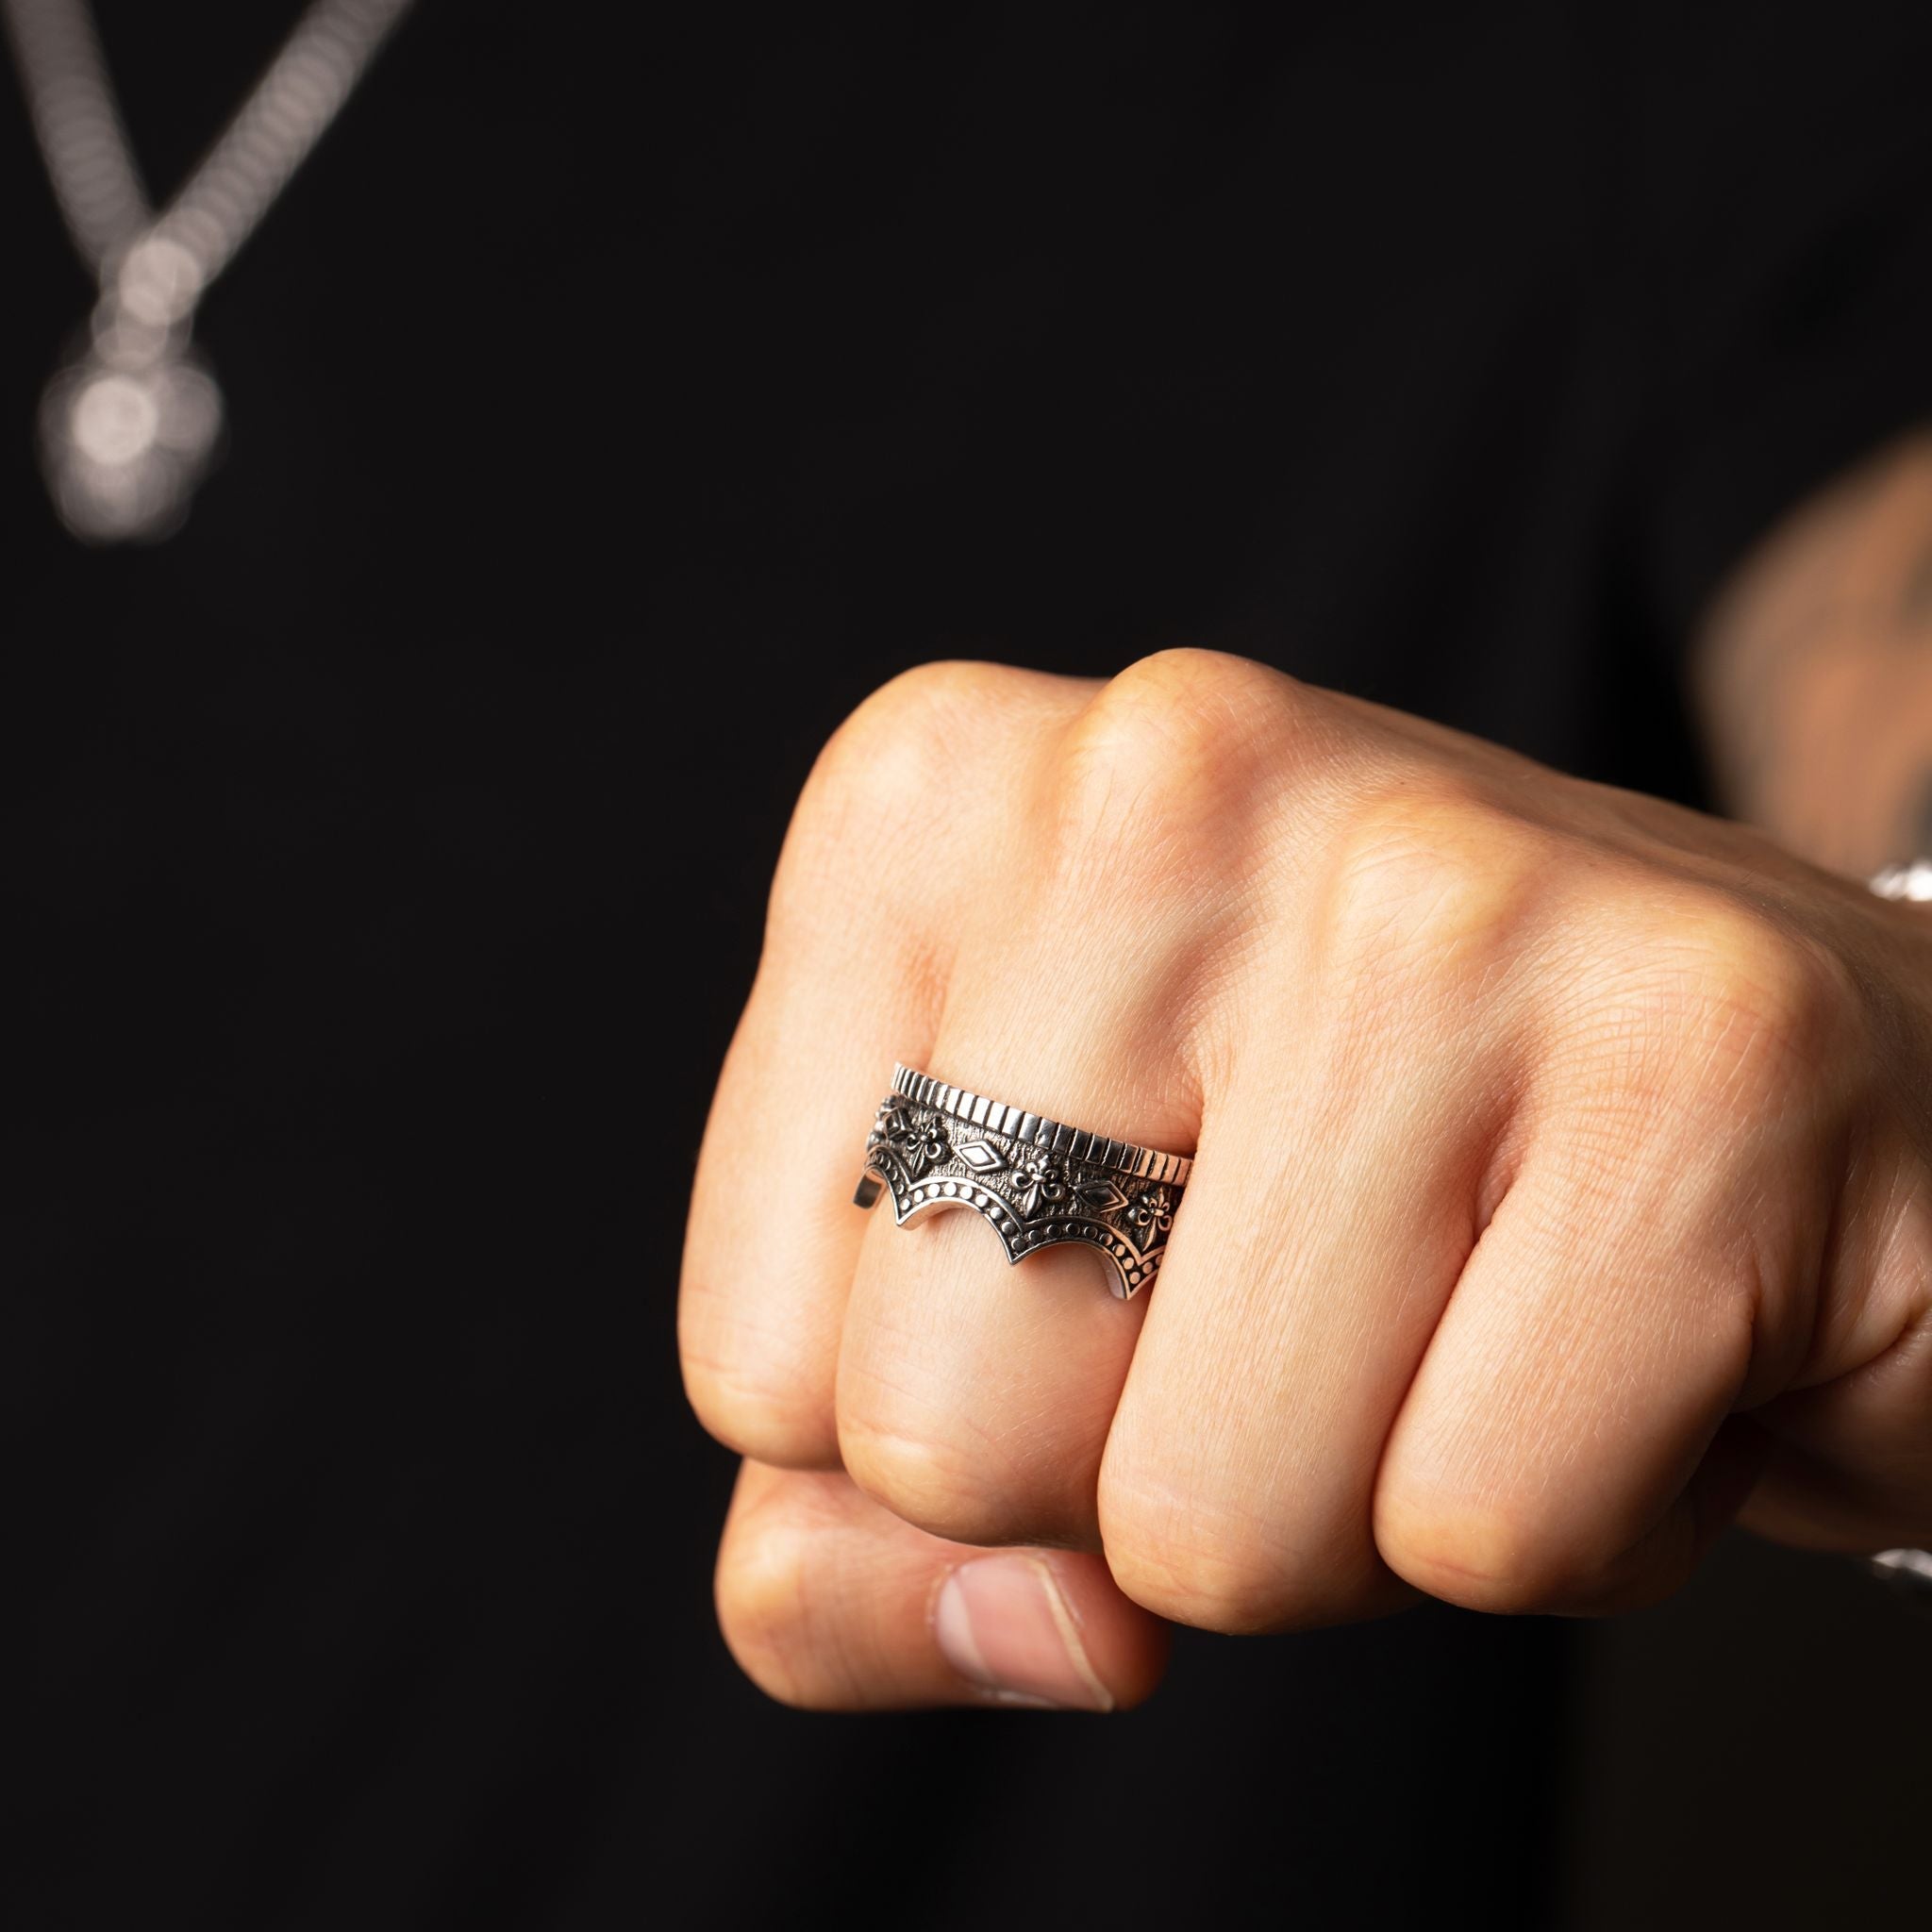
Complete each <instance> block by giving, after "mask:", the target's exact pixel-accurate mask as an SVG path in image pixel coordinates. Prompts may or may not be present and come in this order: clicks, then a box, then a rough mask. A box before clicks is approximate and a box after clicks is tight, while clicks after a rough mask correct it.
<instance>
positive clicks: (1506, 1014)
mask: <svg viewBox="0 0 1932 1932" xmlns="http://www.w3.org/2000/svg"><path fill="white" fill-rule="evenodd" d="M895 1060H904V1061H906V1062H908V1063H909V1064H912V1065H916V1066H919V1067H922V1068H924V1069H926V1070H928V1071H930V1072H932V1073H934V1074H938V1075H939V1076H940V1077H941V1079H943V1080H946V1081H950V1082H954V1083H957V1084H958V1085H959V1086H961V1087H965V1088H970V1089H972V1090H974V1091H978V1092H982V1093H990V1094H994V1095H998V1096H999V1097H1001V1098H1002V1099H1005V1100H1010V1101H1014V1102H1017V1103H1021V1104H1024V1106H1026V1107H1029V1108H1035V1109H1037V1110H1038V1111H1039V1112H1040V1113H1041V1114H1044V1115H1049V1116H1051V1117H1053V1118H1055V1119H1058V1120H1063V1121H1071V1122H1074V1123H1076V1124H1080V1125H1082V1126H1085V1127H1090V1128H1091V1129H1093V1130H1095V1131H1096V1132H1100V1133H1105V1134H1109V1135H1113V1136H1116V1137H1118V1138H1120V1139H1122V1140H1124V1141H1135V1142H1139V1143H1141V1144H1143V1145H1148V1146H1154V1147H1162V1148H1174V1149H1179V1150H1182V1151H1187V1150H1190V1149H1192V1150H1197V1159H1196V1162H1195V1167H1194V1172H1193V1176H1192V1179H1191V1183H1190V1185H1189V1187H1188V1190H1187V1192H1186V1195H1185V1198H1184V1200H1183V1201H1182V1203H1181V1206H1180V1210H1179V1213H1178V1215H1177V1216H1176V1218H1175V1221H1174V1226H1173V1231H1172V1235H1171V1238H1170V1241H1169V1245H1168V1249H1167V1255H1166V1259H1165V1263H1164V1266H1163V1268H1162V1270H1161V1273H1160V1274H1159V1277H1158V1283H1157V1284H1156V1286H1155V1287H1154V1288H1153V1289H1152V1291H1150V1292H1149V1293H1147V1294H1145V1295H1142V1296H1140V1297H1139V1298H1137V1299H1135V1300H1133V1301H1121V1300H1117V1299H1115V1298H1114V1297H1113V1296H1112V1295H1110V1294H1109V1293H1108V1291H1107V1290H1108V1271H1107V1267H1106V1264H1104V1263H1103V1261H1102V1260H1101V1259H1100V1257H1097V1256H1095V1255H1093V1254H1091V1253H1090V1252H1087V1251H1085V1250H1082V1249H1078V1248H1074V1247H1064V1246H1062V1247H1054V1248H1048V1249H1045V1250H1042V1251H1041V1252H1039V1253H1036V1254H1031V1255H1028V1256H1026V1257H1024V1259H1022V1260H1021V1261H1020V1263H1019V1264H1018V1265H1017V1266H1013V1267H1008V1265H1007V1262H1006V1258H1005V1257H1004V1255H1003V1254H1002V1252H1001V1247H1000V1243H999V1241H998V1240H997V1239H996V1238H995V1236H994V1234H993V1233H992V1231H991V1229H990V1228H988V1227H987V1226H986V1225H985V1224H983V1223H982V1222H981V1221H980V1220H979V1219H978V1218H977V1217H976V1216H974V1215H973V1214H948V1215H941V1216H936V1217H933V1218H930V1219H927V1220H921V1221H915V1222H913V1223H911V1224H908V1225H907V1226H905V1227H899V1226H895V1225H894V1224H893V1221H892V1218H891V1215H890V1213H883V1212H882V1213H876V1214H872V1215H867V1214H864V1213H862V1212H860V1211H859V1210H858V1208H855V1207H854V1206H853V1205H852V1191H853V1183H854V1181H855V1179H856V1178H857V1176H858V1168H859V1165H860V1160H861V1156H862V1150H863V1147H864V1139H865V1132H866V1129H867V1127H868V1126H869V1125H870V1124H871V1123H872V1121H873V1118H874V1111H875V1109H876V1107H877V1104H878V1100H879V1096H880V1094H881V1093H882V1092H883V1091H885V1088H886V1085H887V1082H888V1080H889V1078H890V1075H891V1068H892V1064H893V1062H894V1061H895ZM1928 1156H1932V915H1927V914H1926V913H1925V912H1924V911H1923V910H1921V909H1919V908H1911V907H1901V906H1895V905H1890V904H1887V903H1884V902H1881V901H1879V900H1877V899H1874V897H1872V896H1871V895H1870V894H1868V893H1867V892H1866V891H1864V890H1863V889H1862V888H1860V887H1858V886H1857V885H1854V884H1851V883H1848V882H1845V881H1843V880H1840V879H1838V878H1835V877H1833V876H1830V875H1828V874H1824V873H1821V872H1818V871H1816V870H1814V869H1813V868H1811V867H1809V866H1807V865H1806V864H1803V863H1801V862H1800V861H1798V860H1796V859H1794V858H1790V857H1788V856H1787V855H1785V854H1784V853H1782V852H1781V851H1779V850H1778V849H1777V848H1776V847H1775V846H1774V845H1773V844H1772V843H1770V842H1769V841H1766V840H1765V839H1763V838H1761V837H1759V836H1757V834H1755V833H1753V832H1750V831H1747V830H1745V829H1742V828H1740V827H1739V826H1736V825H1732V824H1724V823H1721V822H1719V821H1716V820H1713V819H1708V818H1705V817H1701V816H1699V815H1697V814H1695V813H1692V812H1689V811H1685V810H1681V809H1678V808H1674V807H1672V806H1667V805H1664V804H1660V803H1658V802H1657V801H1655V800H1651V799H1646V798H1642V797H1638V796H1635V795H1633V794H1630V793H1627V792H1621V791H1611V790H1608V789H1606V788H1604V787H1601V786H1597V785H1590V784H1585V783H1582V782H1580V781H1577V780H1574V779H1571V778H1566V777H1562V776H1559V775H1557V774H1555V773H1552V772H1549V771H1547V770H1544V769H1542V768H1541V767H1539V766H1537V765H1534V764H1532V763H1530V762H1528V761H1527V760H1525V759H1523V758H1517V757H1515V756H1513V755H1511V754H1508V753H1507V752H1504V751H1501V750H1499V749H1497V748H1495V747H1494V746H1491V745H1488V744H1484V743H1481V742H1479V741H1474V740H1472V739H1468V738H1465V737H1462V736H1459V735H1458V734H1457V733H1455V732H1453V731H1449V730H1445V729H1441V728H1439V727H1437V726H1434V725H1431V724H1424V723H1422V722H1420V721H1418V720H1416V719H1413V718H1408V717H1405V716H1402V715H1400V714H1398V713H1394V712H1391V711H1387V710H1383V709H1380V708H1376V707H1374V706H1372V705H1368V704H1363V703H1358V702H1356V701H1354V700H1351V699H1348V698H1343V697H1340V696H1336V695H1332V694H1330V693H1327V692H1324V691H1313V690H1309V689H1307V687H1304V686H1301V685H1298V684H1296V683H1294V682H1293V681H1291V679H1289V678H1286V677H1283V676H1280V675H1276V674H1274V673H1273V672H1271V671H1267V670H1264V669H1262V668H1260V667H1258V666H1257V665H1254V664H1250V663H1246V662H1243V661H1241V660H1240V659H1235V658H1222V657H1216V656H1213V655H1209V654H1205V653H1197V652H1173V653H1167V654H1163V655H1161V656H1158V657H1155V658H1148V659H1146V660H1145V661H1143V662H1141V663H1140V664H1137V665H1135V666H1134V667H1133V668H1132V669H1130V670H1128V671H1127V672H1125V673H1124V674H1123V675H1121V676H1119V677H1117V678H1115V679H1113V680H1112V681H1111V682H1110V683H1107V684H1105V685H1096V684H1092V683H1088V682H1083V681H1077V680H1073V679H1066V678H1058V677H1049V676H1044V675H1034V674H1031V673H1024V672H1017V671H1008V670H1001V669H995V668H992V667H989V666H983V665H970V664H954V665H939V666H934V667H931V668H928V669H925V670H922V671H919V672H916V673H913V674H911V675H908V676H906V677H903V678H901V679H899V680H898V681H897V682H895V683H894V684H892V685H891V686H889V687H887V688H886V689H885V690H884V691H880V692H879V693H878V694H877V695H876V696H875V697H874V698H873V699H871V700H870V701H869V702H868V703H867V704H865V705H864V706H863V707H862V708H860V709H859V711H858V713H857V714H856V715H855V716H854V717H853V718H852V719H851V720H850V722H849V723H848V724H846V725H845V726H844V727H843V728H842V729H841V731H840V732H839V734H838V735H837V737H836V738H835V739H834V741H832V743H831V744H830V745H829V746H828V747H827V749H826V751H825V753H824V756H823V758H821V759H820V761H819V764H818V767H817V769H816V770H815V772H814V773H813V774H812V777H811V780H810V782H809V784H808V786H807V789H806V792H805V795H804V797H803V799H802V800H801V802H800V804H799V807H798V810H797V815H796V818H795V820H794V822H793V825H792V828H791V835H790V838H789V840H788V841H787V845H786V849H785V855H784V858H783V860H782V862H781V864H780V867H779V871H778V876H777V880H776V884H775V887H774V892H773V896H772V908H771V916H770V924H769V928H768V932H767V937H766V945H765V952H764V958H763V960H762V963H761V966H760V969H759V973H758V983H757V986H756V988H755V989H754V991H753V993H752V997H751V1002H750V1005H749V1007H748V1008H747V1009H746V1012H745V1015H744V1019H743V1022H742V1024H741V1026H740V1029H739V1032H738V1036H737V1039H736V1040H735V1041H734V1042H733V1045H732V1048H731V1052H730V1056H729V1058H728V1061H727V1063H726V1066H725V1069H724V1076H723V1079H722V1081H721V1083H720V1086H719V1090H718V1095H717V1100H716V1103H715V1106H714V1108H713V1111H712V1115H711V1120H710V1124H709V1128H708V1133H707V1137H706V1141H705V1148H704V1154H703V1158H702V1160H701V1163H700V1168H699V1174H698V1182H697V1191H696V1194H695V1198H694V1201H693V1204H692V1208H691V1228H690V1236H689V1241H688V1243H687V1250H686V1261H685V1281H684V1291H683V1299H682V1306H681V1315H680V1329H681V1339H682V1345H683V1351H684V1365H685V1376H686V1383H687V1386H688V1388H689V1390H690V1392H691V1401H692V1403H693V1404H694V1406H695V1407H696V1409H697V1412H698V1414H699V1416H700V1417H701V1418H702V1419H703V1421H704V1423H705V1424H706V1426H707V1427H708V1428H709V1429H710V1430H711V1432H712V1433H713V1434H714V1435H716V1436H717V1437H718V1438H719V1439H720V1440H721V1441H724V1442H726V1443H728V1444H730V1445H731V1446H732V1447H733V1448H735V1449H737V1450H739V1451H741V1453H742V1454H743V1455H744V1456H745V1457H748V1458H749V1460H748V1462H747V1465H746V1468H745V1471H744V1474H743V1476H742V1478H741V1484H740V1489H739V1493H738V1497H737V1500H736V1503H735V1504H734V1507H733V1513H732V1519H731V1522H730V1523H729V1524H728V1525H727V1527H726V1531H725V1540H724V1552H723V1556H722V1558H721V1563H720V1570H719V1603H720V1611H721V1615H722V1618H723V1622H724V1630H725V1633H726V1636H727V1638H728V1639H729V1641H731V1643H732V1645H733V1648H734V1650H735V1651H736V1653H737V1654H738V1656H739V1657H740V1658H741V1661H742V1662H743V1663H744V1665H745V1667H746V1668H747V1669H748V1670H749V1671H750V1672H751V1673H752V1674H753V1675H754V1676H755V1677H756V1678H757V1679H758V1681H759V1682H760V1683H762V1684H763V1685H764V1686H765V1687H766V1688H767V1689H769V1690H771V1691H773V1692H774V1694H777V1695H779V1696H782V1697H785V1698H787V1699H789V1700H791V1701H793V1702H797V1703H802V1704H808V1705H822V1706H850V1707H858V1706H867V1705H874V1706H875V1705H886V1704H906V1703H922V1702H941V1701H947V1700H955V1701H973V1700H975V1699H976V1700H992V1701H999V1700H1007V1701H1019V1702H1047V1703H1054V1704H1063V1705H1085V1706H1090V1707H1107V1706H1108V1705H1112V1704H1116V1703H1124V1702H1129V1701H1132V1700H1133V1699H1135V1698H1137V1697H1139V1696H1141V1695H1143V1694H1145V1692H1146V1691H1147V1690H1148V1689H1150V1688H1151V1686H1152V1684H1153V1682H1154V1681H1155V1679H1156V1677H1157V1676H1158V1672H1159V1667H1160V1658H1161V1654H1162V1653H1161V1644H1162V1631H1163V1628H1164V1624H1163V1621H1162V1620H1172V1621H1178V1622H1181V1623H1186V1624H1200V1625H1204V1626H1206V1627H1208V1628H1210V1629H1215V1630H1224V1631H1260V1630H1284V1629H1291V1628H1295V1627H1297V1626H1302V1625H1307V1624H1318V1623H1325V1622H1330V1621H1333V1620H1337V1619H1343V1618H1354V1617H1361V1616H1367V1615H1373V1614H1375V1613H1377V1612H1379V1611H1381V1610H1384V1609H1387V1608H1390V1607H1395V1606H1397V1605H1399V1604H1401V1603H1402V1602H1404V1601H1405V1600H1407V1598H1409V1597H1411V1596H1412V1595H1413V1594H1414V1593H1415V1592H1417V1591H1422V1592H1425V1593H1427V1594H1429V1595H1431V1596H1436V1597H1441V1598H1445V1599H1447V1600H1448V1601H1450V1602H1452V1603H1457V1604H1462V1605H1467V1606H1471V1607H1477V1608H1482V1609H1493V1610H1552V1611H1595V1610H1605V1609H1610V1608H1615V1607H1624V1606H1627V1605H1633V1604H1637V1603H1641V1602H1643V1601H1645V1600H1648V1599H1651V1598H1654V1597H1656V1596H1658V1595H1660V1594H1662V1593H1664V1592H1667V1591H1670V1590H1672V1589H1673V1588H1674V1587H1675V1586H1676V1585H1677V1584H1678V1583H1680V1582H1681V1581H1682V1580H1683V1579H1684V1577H1685V1576H1686V1575H1687V1574H1688V1573H1689V1572H1690V1570H1691V1567H1692V1565H1693V1564H1694V1563H1695V1562H1696V1561H1697V1559H1698V1557H1699V1556H1700V1555H1701V1553H1702V1552H1703V1550H1704V1549H1705V1547H1706V1546H1707V1543H1708V1542H1709V1541H1710V1539H1711V1537H1712V1536H1713V1534H1714V1533H1715V1531H1716V1530H1717V1529H1718V1527H1719V1526H1720V1525H1721V1524H1723V1523H1724V1522H1725V1521H1727V1520H1728V1519H1729V1518H1730V1517H1731V1516H1732V1515H1733V1514H1735V1513H1737V1512H1738V1511H1739V1510H1740V1508H1741V1510H1742V1513H1743V1518H1744V1520H1745V1521H1746V1522H1747V1523H1748V1524H1751V1525H1752V1526H1753V1527H1755V1528H1757V1529H1760V1530H1762V1531H1764V1532H1766V1533H1767V1534H1770V1535H1773V1536H1776V1537H1780V1538H1783V1539H1786V1540H1788V1541H1794V1542H1801V1543H1806V1544H1809V1545H1813V1546H1816V1547H1821V1548H1828V1549H1840V1550H1847V1551H1853V1550H1866V1549H1874V1548H1877V1547H1881V1546H1884V1545H1887V1544H1893V1543H1900V1542H1912V1541H1926V1540H1928V1539H1932V1321H1928V1310H1932V1171H1928ZM994 1551H997V1552H998V1554H992V1552H994Z"/></svg>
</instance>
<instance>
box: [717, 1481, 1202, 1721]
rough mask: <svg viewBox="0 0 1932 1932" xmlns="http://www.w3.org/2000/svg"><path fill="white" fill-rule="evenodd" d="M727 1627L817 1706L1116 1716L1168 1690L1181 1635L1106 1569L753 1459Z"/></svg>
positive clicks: (726, 1551)
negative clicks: (961, 1534)
mask: <svg viewBox="0 0 1932 1932" xmlns="http://www.w3.org/2000/svg"><path fill="white" fill-rule="evenodd" d="M717 1597H718V1621H719V1624H720V1625H721V1627H722V1628H723V1630H724V1641H725V1642H726V1643H727V1644H728V1645H729V1646H730V1648H731V1654H732V1656H733V1657H736V1658H737V1659H738V1662H739V1664H740V1665H741V1668H742V1669H743V1670H744V1672H745V1674H746V1675H748V1676H749V1677H750V1678H751V1679H752V1681H753V1682H754V1683H756V1684H757V1685H758V1688H759V1689H760V1690H762V1691H766V1692H767V1693H768V1694H769V1695H771V1696H773V1697H775V1698H776V1699H778V1701H779V1702H780V1703H782V1704H791V1705H795V1706H797V1707H800V1708H802V1709H808V1710H891V1709H906V1708H910V1707H919V1706H923V1705H927V1706H929V1705H943V1704H968V1705H971V1704H980V1705H1006V1706H1020V1707H1032V1708H1035V1709H1065V1710H1114V1709H1118V1708H1121V1707H1125V1706H1128V1705H1133V1704H1138V1703H1140V1702H1141V1699H1142V1698H1144V1697H1146V1696H1147V1695H1149V1693H1150V1692H1152V1691H1153V1690H1154V1688H1155V1686H1156V1685H1157V1684H1158V1682H1159V1680H1160V1674H1161V1672H1162V1670H1163V1669H1164V1668H1165V1666H1166V1663H1167V1650H1168V1635H1169V1633H1168V1628H1167V1626H1166V1624H1163V1623H1162V1622H1161V1621H1160V1620H1159V1619H1158V1617H1156V1616H1154V1615H1153V1614H1152V1613H1151V1612H1149V1611H1147V1610H1143V1609H1142V1608H1141V1607H1140V1606H1139V1605H1138V1604H1135V1603H1133V1602H1131V1601H1129V1599H1128V1598H1126V1597H1125V1596H1124V1595H1123V1594H1122V1593H1121V1591H1120V1590H1119V1589H1118V1588H1117V1586H1116V1585H1115V1583H1114V1580H1113V1578H1112V1577H1111V1576H1110V1575H1109V1574H1108V1569H1107V1565H1106V1563H1105V1562H1104V1561H1102V1559H1101V1558H1100V1557H1091V1556H1085V1555H1080V1554H1077V1553H1074V1552H1072V1551H1065V1550H996V1551H993V1550H985V1549H979V1548H975V1547H973V1546H970V1545H967V1544H964V1543H953V1542H946V1541H943V1540H942V1539H941V1538H939V1537H935V1536H928V1535H927V1534H926V1533H925V1532H924V1530H920V1529H914V1528H913V1527H912V1526H911V1525H910V1524H906V1523H902V1522H901V1521H900V1520H899V1519H898V1518H897V1517H896V1516H893V1515H891V1513H890V1512H889V1511H887V1510H885V1509H883V1508H882V1507H880V1506H879V1505H878V1504H876V1503H874V1502H873V1501H872V1499H871V1498H870V1497H868V1496H866V1495H864V1494H862V1493H861V1492H860V1491H858V1489H856V1488H855V1487H854V1486H853V1484H852V1482H851V1481H850V1479H849V1478H847V1477H846V1476H844V1475H843V1474H837V1473H821V1472H816V1471H802V1470H780V1469H771V1468H767V1467H766V1466H765V1465H764V1464H762V1463H757V1462H747V1463H745V1465H744V1466H743V1468H742V1470H741V1472H740V1474H739V1478H738V1489H737V1492H736V1494H735V1495H734V1496H733V1498H732V1503H731V1513H730V1516H729V1517H728V1518H727V1520H726V1522H725V1525H724V1546H723V1547H722V1548H721V1550H720V1551H719V1553H718V1577H717Z"/></svg>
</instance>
